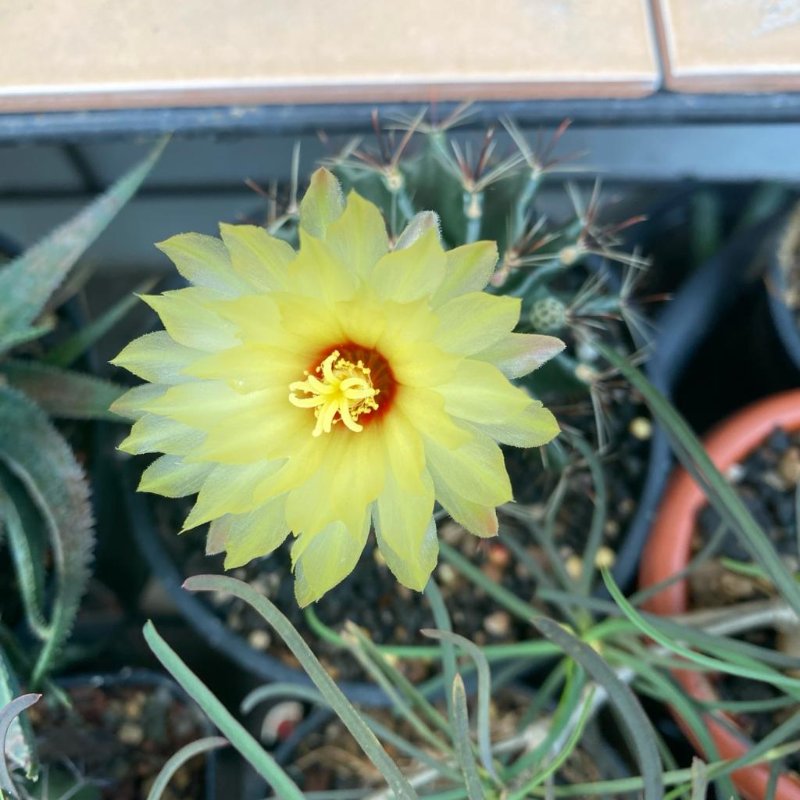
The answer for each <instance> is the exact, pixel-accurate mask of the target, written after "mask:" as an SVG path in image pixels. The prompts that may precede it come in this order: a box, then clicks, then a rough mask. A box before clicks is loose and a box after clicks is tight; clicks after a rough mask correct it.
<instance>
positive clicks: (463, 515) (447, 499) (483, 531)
mask: <svg viewBox="0 0 800 800" xmlns="http://www.w3.org/2000/svg"><path fill="white" fill-rule="evenodd" d="M434 485H435V487H436V499H437V500H438V501H439V503H440V504H441V506H442V508H443V509H444V510H445V511H446V512H447V513H448V514H449V515H450V516H451V517H452V518H453V519H454V520H455V521H456V522H457V523H458V524H459V525H462V526H463V527H464V528H466V530H468V531H469V532H470V533H472V534H474V535H475V536H480V537H481V538H482V539H488V538H490V537H492V536H497V531H498V527H499V526H498V522H497V511H496V509H495V507H494V506H493V505H484V504H482V503H476V502H474V501H472V500H468V499H467V498H466V497H462V496H461V495H460V494H458V493H456V492H454V491H453V490H452V488H451V487H450V486H449V485H448V484H445V483H444V482H442V481H437V480H434Z"/></svg>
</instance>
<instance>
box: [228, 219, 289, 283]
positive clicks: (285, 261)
mask: <svg viewBox="0 0 800 800" xmlns="http://www.w3.org/2000/svg"><path fill="white" fill-rule="evenodd" d="M219 230H220V233H221V234H222V241H223V242H224V243H225V247H226V248H227V250H228V252H229V253H230V257H231V264H232V265H233V269H234V271H235V272H236V273H237V274H238V275H239V276H241V278H242V279H243V280H244V281H246V282H247V283H248V284H249V285H250V286H252V287H253V288H255V289H256V290H258V291H261V292H267V291H270V290H273V289H283V288H285V285H286V268H287V267H288V265H289V264H290V263H291V261H293V260H294V257H295V252H294V250H293V249H292V247H291V246H290V245H289V244H288V243H287V242H284V241H283V240H282V239H278V238H276V237H275V236H270V235H269V234H268V233H267V232H266V231H265V230H264V229H263V228H259V227H258V226H257V225H225V224H224V223H221V224H220V226H219Z"/></svg>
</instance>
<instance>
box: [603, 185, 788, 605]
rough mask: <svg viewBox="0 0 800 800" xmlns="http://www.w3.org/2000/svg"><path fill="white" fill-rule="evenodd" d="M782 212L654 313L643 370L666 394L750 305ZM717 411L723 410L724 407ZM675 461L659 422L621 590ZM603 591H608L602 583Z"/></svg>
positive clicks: (656, 214)
mask: <svg viewBox="0 0 800 800" xmlns="http://www.w3.org/2000/svg"><path fill="white" fill-rule="evenodd" d="M692 191H693V189H692V187H689V188H682V189H680V190H679V191H678V192H677V193H676V194H674V195H673V196H672V197H671V198H669V199H668V200H667V201H666V202H665V203H664V204H662V205H661V206H660V207H656V208H655V209H653V210H652V211H651V213H650V214H649V215H648V222H646V223H645V224H644V226H643V228H644V230H643V231H640V232H639V233H637V239H636V243H637V244H638V245H639V246H640V247H642V249H643V250H644V252H645V254H647V252H648V250H649V248H650V246H651V245H652V241H653V240H654V238H655V237H657V236H658V235H659V234H660V233H661V230H660V228H661V226H660V224H659V221H660V219H661V218H665V217H669V216H675V215H678V216H681V209H682V208H683V207H685V206H686V205H687V203H688V201H689V199H690V196H691V193H692ZM781 216H782V212H781V213H778V214H774V215H772V216H770V217H768V218H767V219H765V220H763V221H761V222H759V223H757V224H755V225H753V226H751V227H749V228H747V229H745V230H742V231H741V232H740V233H738V234H736V235H734V236H733V237H732V238H731V239H730V240H729V241H728V243H727V244H726V245H725V246H724V247H722V248H721V249H720V250H719V251H718V252H717V253H715V254H714V256H712V257H711V258H710V259H709V260H708V261H707V262H706V263H705V264H703V265H702V266H701V267H700V268H698V269H697V270H695V271H694V272H693V273H692V274H691V275H690V276H689V277H688V279H686V280H685V281H684V282H683V283H682V284H681V286H680V287H679V289H678V291H677V292H676V293H675V294H674V296H673V297H672V299H671V300H670V302H669V303H667V304H666V305H665V307H664V309H663V311H662V312H661V313H660V314H659V315H658V316H657V318H656V320H655V336H654V339H653V341H652V344H651V349H650V355H649V358H648V361H647V364H646V366H645V368H644V371H645V373H646V375H647V377H648V379H649V380H650V382H651V383H652V384H653V385H654V386H655V387H656V388H657V389H658V390H659V391H660V392H661V393H662V394H663V395H664V396H665V397H666V398H667V399H669V400H671V401H675V399H676V395H677V394H678V392H679V389H680V386H681V383H682V381H683V379H684V377H685V375H686V371H687V367H688V366H689V365H690V363H691V362H692V360H693V358H694V357H695V356H696V355H697V353H698V351H699V350H700V349H701V348H702V346H703V345H704V343H706V341H707V340H708V338H709V335H710V334H711V333H712V331H714V329H715V327H716V326H717V325H718V324H719V323H720V321H721V320H723V319H724V318H725V317H726V315H728V314H729V313H730V312H731V310H732V309H735V308H736V306H737V304H741V303H744V304H745V305H751V304H752V300H751V299H749V298H747V297H746V296H747V295H748V294H749V293H752V291H753V290H754V288H757V287H758V286H759V285H760V281H759V280H758V276H757V275H754V274H753V273H752V271H751V269H752V266H753V263H754V262H755V260H756V258H757V256H758V254H759V252H760V250H761V248H762V247H763V246H764V241H765V239H766V238H767V237H770V236H771V235H772V234H773V233H774V231H775V230H776V226H777V225H778V224H779V222H780V219H781ZM739 327H741V326H739ZM698 387H699V388H700V390H701V392H704V391H707V387H706V386H705V385H704V384H703V383H702V381H701V382H700V383H699V384H696V385H693V386H692V390H693V391H694V392H696V391H697V389H698ZM734 402H735V401H734ZM726 410H727V409H726ZM726 410H725V411H726ZM718 413H719V415H720V416H722V415H723V413H724V411H723V412H718ZM672 466H673V457H672V451H671V448H670V443H669V439H668V438H667V435H666V433H665V431H664V430H663V429H662V428H661V426H659V425H658V424H657V423H655V424H654V425H653V435H652V438H651V441H650V455H649V460H648V465H647V472H646V475H645V478H644V482H643V484H642V488H641V492H640V495H639V502H638V506H637V509H636V512H635V514H634V516H633V519H632V520H631V523H630V525H629V526H628V529H627V531H626V532H625V535H624V538H623V539H622V540H621V541H622V544H621V546H620V547H619V549H618V551H617V554H616V561H615V564H614V567H613V570H612V572H613V575H614V579H615V581H616V582H617V584H618V585H619V586H621V587H622V588H623V589H626V588H629V587H630V586H631V585H632V584H633V582H634V580H635V578H636V573H637V569H638V564H639V558H640V555H641V551H642V548H643V547H644V543H645V541H646V540H647V536H648V534H649V531H650V528H651V526H652V523H653V519H654V517H655V514H656V511H657V508H658V505H659V502H660V500H661V496H662V494H663V492H664V488H665V486H666V483H667V480H668V478H669V475H670V471H671V469H672ZM600 593H601V594H603V595H605V594H606V593H605V591H604V590H603V589H601V590H600Z"/></svg>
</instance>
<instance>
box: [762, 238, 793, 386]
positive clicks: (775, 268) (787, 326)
mask: <svg viewBox="0 0 800 800" xmlns="http://www.w3.org/2000/svg"><path fill="white" fill-rule="evenodd" d="M786 290H787V286H786V277H785V275H784V272H783V270H782V269H781V266H780V263H779V261H778V258H777V254H776V253H775V252H773V254H772V257H771V258H770V260H769V264H768V266H767V274H766V276H765V296H766V299H767V307H768V309H769V315H770V319H771V322H772V327H773V330H774V331H775V333H776V335H777V338H778V341H779V342H780V343H781V345H782V346H783V351H784V353H785V355H786V357H787V361H788V362H789V364H790V365H791V367H792V368H794V371H795V373H796V375H795V380H796V381H797V382H798V383H800V328H798V325H797V315H796V312H795V311H794V310H793V309H791V308H789V306H787V305H786V302H785V301H784V298H785V296H786Z"/></svg>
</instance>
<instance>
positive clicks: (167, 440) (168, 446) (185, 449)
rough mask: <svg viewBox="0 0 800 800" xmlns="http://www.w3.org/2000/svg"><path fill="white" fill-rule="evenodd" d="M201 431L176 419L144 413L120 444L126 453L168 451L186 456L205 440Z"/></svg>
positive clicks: (168, 452)
mask: <svg viewBox="0 0 800 800" xmlns="http://www.w3.org/2000/svg"><path fill="white" fill-rule="evenodd" d="M203 438H204V434H203V433H202V432H201V431H198V430H195V429H194V428H190V427H189V426H188V425H183V424H182V423H180V422H175V420H172V419H167V418H166V417H158V416H155V415H154V414H144V415H143V416H142V417H141V418H140V419H139V420H138V421H137V422H136V423H135V424H134V425H133V427H132V428H131V432H130V434H129V435H128V437H127V438H126V439H125V440H124V441H122V442H121V443H120V445H119V449H120V450H122V451H123V452H125V453H133V454H135V455H139V454H141V453H167V454H169V455H174V456H185V455H186V454H187V453H189V452H191V451H192V450H193V449H194V448H196V447H197V446H198V445H200V443H201V442H202V441H203Z"/></svg>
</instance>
